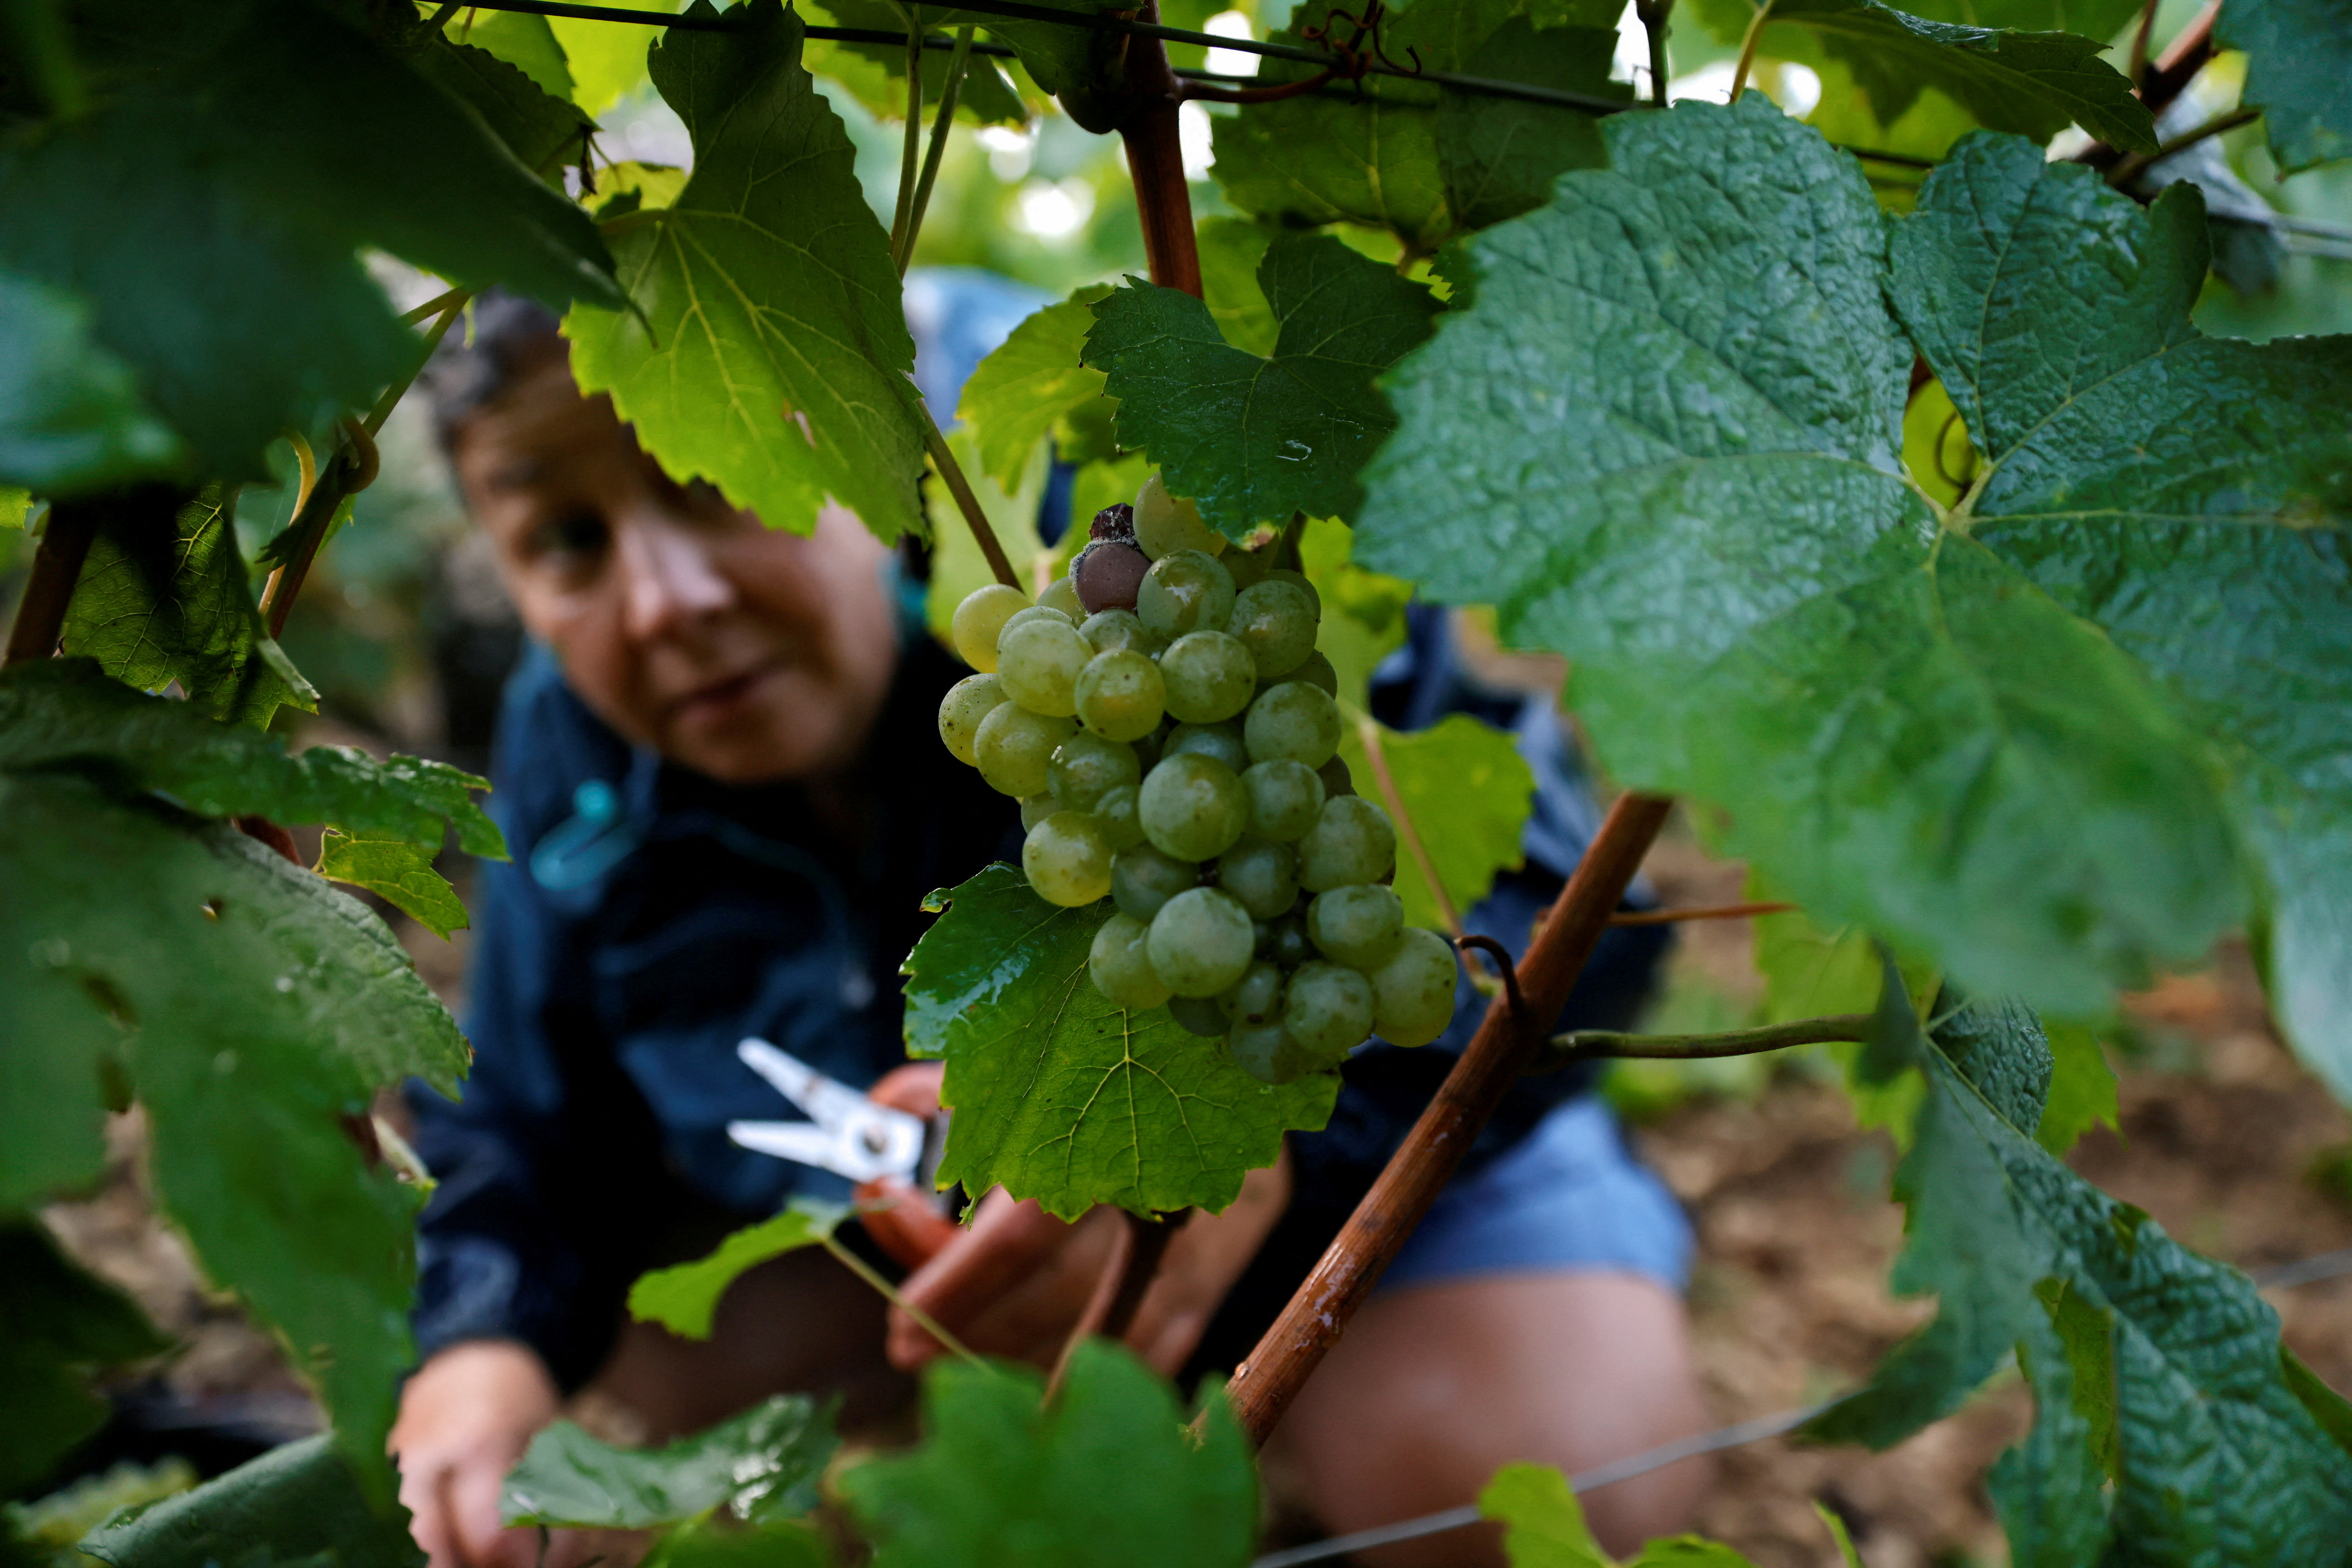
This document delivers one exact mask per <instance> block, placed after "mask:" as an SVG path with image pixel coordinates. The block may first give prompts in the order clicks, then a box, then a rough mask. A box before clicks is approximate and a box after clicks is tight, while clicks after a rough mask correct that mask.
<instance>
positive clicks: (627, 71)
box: [547, 3, 670, 118]
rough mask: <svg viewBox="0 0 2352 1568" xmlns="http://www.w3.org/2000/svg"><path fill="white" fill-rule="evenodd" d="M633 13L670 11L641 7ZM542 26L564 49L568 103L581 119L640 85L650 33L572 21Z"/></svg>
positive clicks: (554, 19) (552, 19)
mask: <svg viewBox="0 0 2352 1568" xmlns="http://www.w3.org/2000/svg"><path fill="white" fill-rule="evenodd" d="M635 8H636V9H638V10H654V9H657V8H658V9H668V8H670V7H667V6H656V5H645V4H642V3H640V4H639V5H636V7H635ZM547 26H548V30H549V31H550V32H552V33H553V34H554V35H555V41H556V42H557V43H559V44H561V45H562V46H563V67H564V70H565V72H566V73H567V74H568V75H570V77H571V78H572V102H573V103H575V104H577V105H579V107H580V111H581V112H582V113H583V114H586V115H589V116H591V117H592V118H593V117H595V116H600V115H602V114H603V113H604V111H605V110H608V109H610V108H612V107H613V106H614V104H616V103H618V102H620V101H621V100H623V99H625V98H626V97H628V96H629V94H631V93H633V92H635V90H636V89H638V88H640V87H643V86H644V85H645V81H646V51H647V50H648V49H650V48H651V47H652V46H653V41H654V40H653V34H652V30H651V29H650V28H647V27H645V26H639V25H637V24H635V23H629V22H596V21H590V20H588V19H586V18H583V17H577V16H550V17H549V18H548V19H547Z"/></svg>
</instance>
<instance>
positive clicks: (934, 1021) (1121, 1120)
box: [905, 866, 1339, 1219]
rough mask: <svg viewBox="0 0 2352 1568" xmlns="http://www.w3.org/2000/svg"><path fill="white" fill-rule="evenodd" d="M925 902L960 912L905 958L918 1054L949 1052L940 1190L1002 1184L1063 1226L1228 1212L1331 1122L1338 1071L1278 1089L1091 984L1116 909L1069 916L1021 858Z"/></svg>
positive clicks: (1161, 1011)
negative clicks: (1110, 1210) (1286, 1137)
mask: <svg viewBox="0 0 2352 1568" xmlns="http://www.w3.org/2000/svg"><path fill="white" fill-rule="evenodd" d="M924 907H925V908H926V909H932V910H942V909H943V910H944V911H945V912H944V913H941V914H940V918H939V920H938V921H936V922H934V923H933V924H932V926H931V928H930V929H929V931H925V932H924V933H923V937H922V940H921V941H919V942H917V943H916V944H915V951H914V952H910V953H908V955H907V962H906V965H905V973H906V975H907V1050H908V1055H910V1056H916V1057H943V1058H946V1060H947V1079H946V1083H945V1086H944V1087H943V1088H942V1089H941V1090H940V1100H942V1102H944V1103H945V1104H947V1105H950V1106H952V1107H953V1108H954V1110H955V1115H954V1117H953V1119H952V1120H951V1121H950V1122H949V1124H948V1142H947V1150H946V1152H945V1154H944V1156H943V1157H942V1158H941V1160H940V1170H939V1183H940V1186H941V1187H942V1188H945V1187H948V1186H950V1185H952V1184H956V1183H959V1182H960V1183H961V1184H963V1187H964V1190H965V1191H967V1192H972V1193H984V1192H986V1191H987V1190H988V1189H989V1188H991V1187H992V1186H995V1185H998V1184H1003V1187H1004V1189H1005V1190H1006V1191H1007V1192H1009V1193H1011V1194H1013V1196H1014V1197H1016V1198H1034V1199H1036V1200H1037V1201H1038V1202H1039V1203H1040V1204H1042V1205H1044V1206H1045V1208H1046V1210H1047V1211H1049V1212H1050V1213H1053V1214H1055V1215H1060V1216H1061V1217H1062V1218H1064V1219H1076V1218H1077V1217H1078V1215H1082V1214H1084V1213H1085V1212H1086V1211H1087V1209H1089V1208H1092V1207H1093V1206H1095V1205H1097V1204H1117V1205H1119V1206H1120V1207H1122V1208H1125V1209H1128V1210H1129V1211H1131V1212H1133V1213H1137V1214H1150V1213H1162V1214H1164V1213H1169V1212H1171V1211H1173V1210H1176V1209H1181V1208H1190V1207H1195V1206H1197V1207H1200V1208H1204V1209H1208V1210H1211V1211H1212V1212H1213V1211H1215V1210H1218V1209H1222V1208H1223V1207H1224V1206H1225V1205H1227V1204H1230V1203H1232V1202H1233V1201H1234V1198H1235V1197H1236V1196H1237V1195H1239V1194H1240V1192H1241V1190H1242V1178H1243V1177H1244V1176H1245V1175H1247V1174H1248V1173H1250V1172H1251V1171H1253V1170H1255V1169H1257V1168H1259V1167H1260V1166H1264V1165H1271V1164H1273V1163H1274V1162H1275V1160H1276V1157H1277V1156H1278V1155H1279V1154H1280V1153H1281V1152H1282V1135H1283V1134H1284V1133H1285V1132H1286V1131H1314V1130H1315V1129H1317V1128H1319V1127H1321V1126H1322V1125H1323V1124H1324V1122H1325V1121H1328V1120H1329V1119H1330V1115H1331V1103H1332V1100H1333V1098H1334V1096H1335V1095H1336V1094H1337V1093H1338V1090H1339V1079H1338V1077H1337V1076H1336V1075H1333V1074H1326V1073H1316V1074H1311V1075H1309V1076H1308V1077H1307V1078H1305V1079H1300V1080H1299V1081H1297V1082H1296V1083H1289V1084H1285V1085H1283V1086H1281V1087H1279V1088H1272V1087H1269V1086H1267V1085H1265V1084H1262V1083H1260V1082H1258V1081H1257V1079H1254V1078H1252V1077H1250V1076H1249V1075H1248V1074H1247V1073H1245V1072H1244V1071H1243V1070H1242V1069H1241V1068H1239V1067H1237V1066H1235V1065H1234V1063H1233V1061H1232V1060H1231V1059H1230V1058H1227V1057H1226V1055H1225V1052H1224V1049H1223V1043H1222V1042H1221V1041H1217V1040H1212V1039H1207V1038H1205V1037H1202V1036H1199V1035H1195V1034H1192V1032H1190V1031H1189V1030H1187V1029H1185V1028H1184V1027H1183V1026H1181V1025H1179V1024H1178V1023H1177V1022H1176V1020H1175V1019H1173V1018H1171V1017H1170V1016H1168V1012H1167V1009H1165V1008H1163V1007H1155V1008H1153V1009H1151V1010H1150V1012H1147V1013H1129V1012H1126V1011H1123V1010H1122V1009H1120V1008H1118V1007H1116V1006H1114V1005H1111V1004H1110V1003H1109V1002H1108V1001H1106V1000H1105V999H1104V998H1103V995H1102V994H1101V993H1100V992H1098V991H1097V990H1096V989H1095V988H1094V983H1093V982H1092V981H1091V980H1089V979H1088V978H1087V949H1088V947H1089V945H1090V944H1091V943H1092V942H1093V941H1094V935H1095V931H1096V929H1097V927H1099V926H1100V925H1101V924H1102V922H1103V920H1104V917H1105V915H1106V914H1107V913H1108V910H1107V909H1106V908H1103V907H1095V908H1088V909H1082V910H1064V909H1056V908H1055V907H1054V906H1053V905H1051V904H1049V903H1047V902H1045V900H1043V899H1041V898H1039V897H1038V896H1037V895H1036V894H1035V893H1034V892H1031V891H1030V890H1029V885H1028V883H1027V881H1026V880H1025V879H1024V878H1023V877H1022V875H1021V873H1020V872H1019V871H1017V870H1015V869H1013V868H1012V867H1010V866H991V867H990V868H987V869H986V870H984V871H982V872H981V873H980V875H978V876H976V877H974V878H972V879H971V880H970V881H968V882H966V883H964V884H963V886H961V887H960V888H958V889H954V891H953V892H951V893H950V892H939V893H934V894H932V895H931V897H930V899H929V900H927V901H926V902H925V905H924Z"/></svg>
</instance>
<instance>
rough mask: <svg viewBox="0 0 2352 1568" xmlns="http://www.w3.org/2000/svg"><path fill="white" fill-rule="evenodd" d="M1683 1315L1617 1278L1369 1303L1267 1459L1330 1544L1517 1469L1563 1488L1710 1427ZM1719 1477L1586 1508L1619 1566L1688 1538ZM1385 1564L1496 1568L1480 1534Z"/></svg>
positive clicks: (1607, 1498) (1661, 1292)
mask: <svg viewBox="0 0 2352 1568" xmlns="http://www.w3.org/2000/svg"><path fill="white" fill-rule="evenodd" d="M1706 1424H1707V1423H1706V1413H1705V1411H1704V1410H1703V1409H1702V1408H1701V1405H1700V1403H1699V1397H1698V1389H1697V1384H1696V1378H1695V1376H1694V1375H1693V1372H1692V1368H1691V1357H1690V1345H1689V1340H1688V1334H1687V1330H1686V1325H1685V1321H1684V1316H1683V1307H1682V1302H1681V1301H1680V1300H1677V1299H1676V1298H1675V1295H1674V1294H1673V1293H1672V1292H1671V1291H1669V1290H1667V1289H1664V1287H1663V1286H1660V1285H1659V1284H1657V1283H1656V1282H1654V1281H1653V1280H1650V1279H1643V1278H1642V1277H1640V1276H1638V1275H1633V1274H1624V1273H1605V1274H1604V1273H1566V1272H1556V1273H1539V1274H1520V1275H1499V1276H1488V1277H1485V1278H1480V1279H1463V1280H1454V1281H1446V1282H1444V1283H1438V1284H1430V1285H1421V1286H1414V1287H1412V1288H1410V1289H1402V1290H1398V1291H1396V1292H1394V1293H1393V1294H1391V1295H1385V1296H1380V1297H1376V1298H1375V1299H1374V1300H1372V1301H1370V1303H1368V1304H1367V1305H1366V1306H1365V1308H1364V1309H1363V1310H1362V1311H1360V1312H1359V1313H1358V1314H1357V1315H1356V1320H1355V1321H1354V1322H1353V1323H1351V1324H1350V1325H1349V1329H1348V1337H1347V1338H1346V1339H1344V1340H1342V1341H1341V1342H1339V1347H1338V1348H1337V1349H1335V1350H1334V1351H1333V1352H1331V1354H1330V1356H1329V1358H1328V1359H1327V1360H1326V1361H1325V1362H1324V1363H1323V1365H1322V1367H1321V1369H1320V1370H1318V1372H1317V1373H1316V1374H1315V1377H1314V1380H1313V1381H1312V1382H1310V1383H1309V1384H1307V1388H1306V1390H1305V1392H1304V1393H1302V1394H1300V1395H1299V1396H1298V1401H1297V1404H1295V1405H1292V1406H1291V1407H1290V1412H1289V1414H1288V1415H1286V1416H1285V1417H1284V1419H1283V1423H1282V1425H1281V1426H1279V1427H1277V1428H1276V1431H1275V1434H1274V1437H1273V1440H1272V1441H1271V1442H1270V1443H1269V1444H1268V1445H1267V1450H1266V1459H1267V1462H1268V1467H1269V1469H1270V1471H1271V1472H1272V1473H1274V1474H1275V1475H1276V1476H1278V1477H1280V1478H1281V1479H1283V1480H1285V1481H1287V1482H1289V1483H1291V1484H1293V1485H1295V1486H1296V1487H1297V1489H1299V1491H1300V1492H1301V1493H1302V1494H1303V1495H1302V1496H1301V1498H1300V1501H1301V1502H1302V1503H1303V1504H1304V1505H1305V1506H1306V1508H1307V1511H1308V1512H1309V1513H1311V1514H1312V1515H1313V1516H1314V1517H1315V1518H1317V1519H1318V1520H1320V1521H1322V1523H1323V1524H1324V1525H1325V1526H1326V1527H1327V1528H1328V1529H1329V1530H1330V1531H1332V1532H1333V1533H1335V1534H1345V1533H1349V1532H1351V1531H1359V1530H1369V1529H1370V1528H1372V1527H1373V1526H1375V1525H1382V1524H1392V1523H1395V1522H1397V1521H1402V1520H1406V1519H1411V1518H1413V1517H1415V1516H1417V1515H1420V1514H1425V1513H1435V1512H1437V1511H1438V1510H1441V1509H1448V1508H1455V1507H1459V1506H1460V1505H1461V1504H1463V1503H1466V1502H1469V1501H1472V1500H1474V1499H1475V1498H1476V1496H1477V1494H1478V1492H1479V1490H1480V1489H1482V1488H1483V1487H1485V1485H1486V1482H1487V1481H1488V1479H1491V1478H1492V1477H1493V1475H1494V1473H1495V1472H1496V1470H1497V1469H1499V1468H1502V1467H1503V1466H1505V1465H1507V1464H1511V1463H1514V1462H1518V1461H1527V1462H1532V1463H1535V1464H1543V1465H1553V1466H1557V1467H1558V1468H1560V1469H1561V1470H1563V1471H1567V1472H1569V1473H1570V1474H1573V1473H1575V1472H1576V1471H1578V1470H1583V1469H1591V1468H1594V1467H1596V1466H1599V1465H1602V1464H1606V1463H1607V1462H1608V1461H1610V1460H1612V1459H1617V1458H1623V1457H1625V1456H1626V1455H1628V1454H1633V1453H1638V1452H1640V1451H1641V1450H1643V1449H1644V1448H1649V1447H1655V1446H1656V1445H1658V1444H1661V1443H1667V1442H1672V1441H1673V1440H1674V1439H1675V1438H1676V1437H1682V1436H1689V1435H1690V1434H1692V1433H1696V1432H1698V1431H1702V1430H1704V1429H1705V1427H1706ZM1708 1474H1709V1468H1708V1466H1707V1462H1706V1461H1705V1460H1703V1459H1694V1460H1686V1461H1685V1462H1684V1463H1682V1464H1679V1465H1675V1466H1671V1467H1669V1468H1665V1469H1662V1470H1655V1471H1653V1472H1651V1473H1650V1474H1649V1475H1646V1476H1642V1477H1639V1478H1636V1479H1633V1480H1628V1481H1621V1482H1619V1483H1618V1484H1616V1485H1615V1486H1612V1487H1607V1488H1604V1489H1601V1490H1600V1491H1597V1492H1595V1493H1593V1494H1592V1495H1591V1497H1589V1498H1587V1499H1585V1500H1584V1508H1585V1513H1586V1517H1587V1518H1588V1519H1589V1520H1591V1524H1592V1529H1593V1532H1594V1533H1595V1534H1596V1535H1597V1536H1599V1537H1600V1540H1601V1544H1602V1545H1603V1546H1604V1547H1606V1548H1608V1549H1609V1551H1611V1552H1612V1553H1619V1554H1622V1553H1625V1552H1631V1551H1633V1549H1634V1548H1635V1547H1636V1546H1638V1545H1639V1544H1640V1543H1641V1542H1643V1540H1646V1539H1649V1538H1652V1537H1654V1536H1659V1535H1666V1534H1671V1533H1673V1532H1674V1531H1675V1530H1677V1529H1679V1528H1681V1526H1682V1524H1683V1522H1684V1521H1685V1518H1686V1517H1687V1515H1688V1513H1689V1511H1690V1510H1691V1508H1692V1506H1693V1505H1694V1504H1695V1503H1696V1501H1697V1500H1698V1496H1699V1493H1700V1491H1701V1490H1702V1489H1704V1487H1705V1486H1706V1479H1707V1477H1708ZM1359 1561H1360V1562H1363V1563H1368V1564H1376V1565H1377V1568H1423V1565H1424V1564H1426V1565H1429V1568H1437V1565H1439V1564H1444V1565H1447V1568H1453V1565H1456V1564H1486V1563H1492V1564H1496V1565H1497V1568H1499V1565H1500V1564H1501V1563H1502V1562H1503V1553H1502V1545H1501V1531H1499V1530H1497V1529H1496V1528H1495V1527H1493V1526H1490V1525H1480V1526H1476V1527H1474V1528H1473V1529H1470V1530H1465V1531H1454V1532H1451V1533H1448V1534H1445V1535H1440V1536H1435V1537H1433V1538H1431V1539H1429V1540H1427V1541H1422V1542H1406V1543H1403V1544H1400V1545H1397V1546H1391V1547H1386V1548H1383V1549H1381V1551H1378V1552H1367V1553H1364V1554H1362V1556H1361V1557H1360V1559H1359Z"/></svg>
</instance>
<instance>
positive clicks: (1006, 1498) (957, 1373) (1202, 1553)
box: [838, 1340, 1257, 1568]
mask: <svg viewBox="0 0 2352 1568" xmlns="http://www.w3.org/2000/svg"><path fill="white" fill-rule="evenodd" d="M1042 1384H1043V1379H1041V1378H1040V1377H1039V1376H1038V1375H1037V1374H1036V1373H1033V1372H1031V1371H1030V1370H1029V1369H1028V1368H1026V1367H1015V1366H1009V1365H994V1364H992V1365H987V1366H973V1365H971V1364H969V1363H964V1362H961V1361H950V1360H940V1361H937V1362H934V1363H931V1367H930V1370H929V1372H928V1373H925V1374H924V1379H923V1443H922V1446H921V1447H919V1448H917V1449H915V1450H914V1451H913V1452H911V1453H908V1454H903V1455H893V1456H889V1457H886V1458H876V1459H868V1460H866V1462H865V1463H864V1464H861V1465H859V1466H857V1467H856V1468H854V1469H850V1470H846V1471H844V1472H843V1473H842V1475H841V1478H840V1480H839V1483H838V1484H839V1486H840V1489H841V1492H842V1495H843V1496H844V1497H845V1499H846V1500H848V1503H849V1506H850V1509H851V1510H853V1511H854V1512H855V1513H856V1516H857V1520H858V1522H859V1523H860V1524H861V1525H862V1526H863V1527H864V1528H865V1531H866V1535H867V1536H868V1537H869V1538H870V1539H871V1540H872V1542H873V1543H874V1568H931V1565H932V1564H938V1563H1020V1564H1021V1565H1022V1568H1091V1565H1093V1564H1097V1563H1150V1564H1151V1565H1152V1568H1243V1565H1244V1564H1245V1563H1248V1562H1249V1560H1250V1549H1251V1545H1252V1542H1254V1540H1255V1537H1256V1534H1257V1477H1256V1473H1255V1469H1254V1468H1253V1467H1252V1465H1251V1463H1250V1457H1249V1446H1248V1443H1247V1441H1246V1439H1244V1437H1243V1436H1242V1433H1241V1428H1240V1426H1239V1425H1238V1424H1236V1423H1235V1421H1234V1415H1233V1410H1232V1407H1231V1406H1230V1405H1227V1404H1226V1403H1225V1400H1224V1396H1223V1394H1222V1393H1221V1392H1212V1393H1210V1394H1208V1396H1207V1399H1206V1401H1205V1403H1206V1406H1207V1408H1206V1410H1205V1412H1204V1415H1205V1419H1204V1420H1203V1422H1202V1431H1201V1433H1200V1435H1199V1436H1193V1435H1192V1434H1191V1433H1189V1432H1187V1431H1186V1430H1185V1429H1184V1426H1183V1414H1182V1412H1181V1410H1180V1409H1179V1408H1178V1406H1177V1404H1176V1399H1175V1395H1174V1394H1173V1393H1171V1390H1170V1389H1169V1387H1168V1385H1167V1384H1163V1383H1161V1382H1160V1380H1159V1379H1158V1378H1156V1377H1154V1376H1152V1374H1151V1373H1150V1372H1149V1371H1148V1370H1146V1369H1145V1367H1144V1366H1143V1364H1142V1363H1139V1362H1138V1361H1137V1360H1136V1359H1135V1358H1134V1357H1133V1356H1131V1355H1129V1353H1128V1352H1126V1351H1125V1350H1124V1349H1122V1348H1115V1347H1113V1346H1110V1345H1108V1344H1105V1343H1104V1342H1101V1341H1099V1340H1088V1341H1087V1342H1084V1343H1082V1344H1080V1345H1078V1346H1077V1347H1076V1350H1074V1351H1073V1352H1071V1355H1070V1363H1069V1373H1068V1377H1067V1380H1066V1382H1065V1383H1064V1384H1063V1385H1062V1391H1061V1394H1060V1395H1059V1397H1058V1398H1056V1399H1055V1400H1054V1401H1053V1402H1052V1403H1050V1404H1046V1403H1044V1402H1042V1401H1041V1399H1040V1397H1039V1395H1040V1394H1041V1393H1042Z"/></svg>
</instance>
